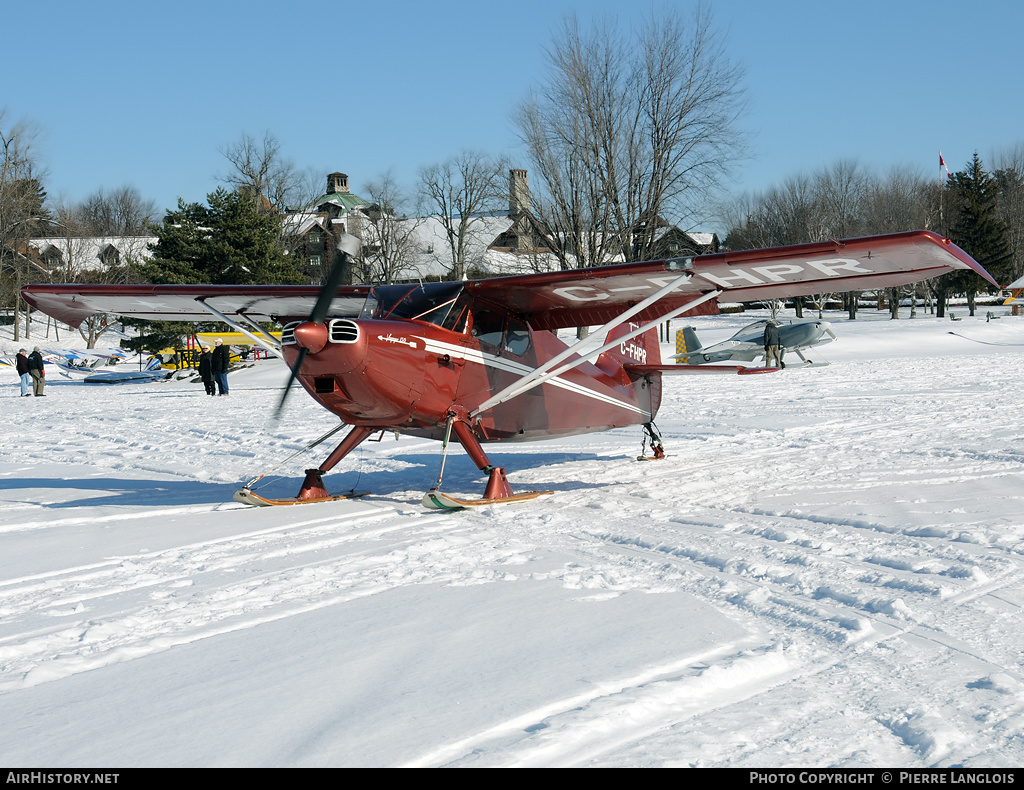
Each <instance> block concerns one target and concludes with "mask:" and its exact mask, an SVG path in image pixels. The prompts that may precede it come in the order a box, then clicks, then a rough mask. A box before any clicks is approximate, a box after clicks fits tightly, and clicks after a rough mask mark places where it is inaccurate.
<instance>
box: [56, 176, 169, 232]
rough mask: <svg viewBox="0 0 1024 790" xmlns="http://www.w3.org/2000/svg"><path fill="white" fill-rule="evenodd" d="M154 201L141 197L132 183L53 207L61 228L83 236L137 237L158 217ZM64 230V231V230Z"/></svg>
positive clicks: (100, 190) (101, 190)
mask: <svg viewBox="0 0 1024 790" xmlns="http://www.w3.org/2000/svg"><path fill="white" fill-rule="evenodd" d="M158 216H159V212H158V209H157V204H156V201H155V200H145V199H144V198H143V197H142V195H140V194H139V190H138V189H136V188H135V187H133V186H127V185H126V186H123V187H120V188H118V189H114V190H111V191H109V192H108V191H107V190H105V189H99V190H97V191H96V192H94V193H93V194H91V195H89V197H87V198H86V199H85V200H83V201H82V202H81V203H77V204H75V205H72V206H64V205H61V206H59V207H58V208H57V219H58V220H59V222H60V223H61V226H63V228H65V229H67V228H75V229H77V231H78V232H80V233H81V235H83V236H140V235H144V234H146V233H147V232H148V230H147V228H148V226H149V225H150V224H152V223H153V222H155V221H156V220H157V219H158ZM65 232H66V230H65Z"/></svg>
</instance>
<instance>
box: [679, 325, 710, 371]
mask: <svg viewBox="0 0 1024 790" xmlns="http://www.w3.org/2000/svg"><path fill="white" fill-rule="evenodd" d="M702 348H703V346H702V345H701V342H700V339H699V338H698V337H697V333H696V332H695V331H694V329H693V327H692V326H684V327H683V328H682V329H680V330H679V331H678V332H676V353H675V355H674V356H673V357H672V359H678V360H679V361H680V362H682V363H683V364H686V365H696V364H699V363H700V362H701V360H700V358H699V357H696V358H691V357H690V355H691V354H693V353H695V352H697V351H700V350H701V349H702Z"/></svg>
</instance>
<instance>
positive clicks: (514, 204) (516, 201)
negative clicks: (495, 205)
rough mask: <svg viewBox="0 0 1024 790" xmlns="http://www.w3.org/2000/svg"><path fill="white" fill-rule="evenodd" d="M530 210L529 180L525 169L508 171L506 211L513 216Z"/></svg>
mask: <svg viewBox="0 0 1024 790" xmlns="http://www.w3.org/2000/svg"><path fill="white" fill-rule="evenodd" d="M529 211H530V182H529V181H528V180H527V178H526V171H525V170H509V171H508V213H509V214H511V215H512V216H513V217H518V216H520V215H521V214H528V213H529Z"/></svg>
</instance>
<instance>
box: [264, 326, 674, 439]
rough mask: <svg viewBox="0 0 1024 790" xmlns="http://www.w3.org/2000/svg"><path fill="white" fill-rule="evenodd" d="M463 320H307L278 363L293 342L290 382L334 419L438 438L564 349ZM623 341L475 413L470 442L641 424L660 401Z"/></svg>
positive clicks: (549, 336) (525, 331) (546, 338)
mask: <svg viewBox="0 0 1024 790" xmlns="http://www.w3.org/2000/svg"><path fill="white" fill-rule="evenodd" d="M466 316H467V317H466V318H464V319H463V320H461V321H458V322H449V323H454V324H455V328H452V329H449V328H445V327H443V326H439V325H437V324H435V323H430V322H428V321H422V320H415V319H398V320H395V319H388V318H384V319H372V318H371V319H359V320H349V319H339V320H335V321H331V322H328V324H327V326H326V327H325V326H324V325H314V324H308V323H307V324H303V325H301V326H300V327H296V328H294V333H295V341H294V342H291V343H290V342H288V341H289V336H288V333H287V332H286V339H285V345H284V355H285V360H286V361H287V362H288V364H289V366H293V365H294V364H295V361H296V358H297V356H298V354H299V349H300V344H301V346H305V347H306V348H307V349H308V353H307V355H306V357H305V359H304V361H303V362H302V367H301V371H300V373H299V376H298V379H299V381H300V382H301V383H302V386H303V387H305V389H306V390H307V391H308V392H309V394H310V395H311V396H312V397H313V398H314V399H316V400H317V401H318V402H319V403H321V404H322V405H323V406H324V408H326V409H328V410H329V411H331V412H333V413H334V414H337V415H338V416H339V417H340V418H341V419H342V420H343V421H344V422H346V423H348V424H350V425H354V426H364V427H370V428H381V429H390V430H396V431H399V432H401V433H407V434H412V435H416V436H425V437H430V438H434V439H441V438H443V436H444V430H445V423H446V420H447V418H448V415H449V414H451V413H453V412H454V413H457V414H460V415H466V414H468V413H470V412H472V411H473V410H474V409H475V408H476V407H478V406H479V405H480V404H481V403H483V402H484V401H486V400H487V399H488V398H489V397H490V396H491V395H493V394H494V393H495V392H498V391H500V390H501V389H503V388H504V387H506V386H508V385H510V384H512V383H514V382H516V381H518V380H519V379H521V378H522V377H523V376H525V375H527V374H529V373H531V372H532V371H533V370H534V369H536V368H537V367H538V366H540V365H542V364H543V363H544V362H546V361H547V360H549V359H551V358H552V357H554V356H555V355H556V354H558V353H560V352H561V351H563V350H564V349H565V348H566V345H565V344H564V343H563V342H562V341H560V340H559V339H558V338H557V337H556V336H555V334H554V333H552V332H548V331H533V330H531V329H530V328H529V327H527V326H526V325H525V324H524V323H522V322H517V321H515V320H514V319H512V318H507V319H506V320H505V321H504V323H502V322H501V321H498V322H497V323H494V322H493V316H490V319H491V321H492V324H491V325H490V326H489V327H484V326H483V323H484V319H483V317H481V318H479V319H478V323H477V329H478V331H475V332H474V331H472V329H471V328H472V326H473V318H472V317H470V313H469V311H468V310H467V311H466ZM328 327H329V328H330V329H329V331H325V330H327V329H328ZM495 327H496V328H495ZM484 329H490V330H491V331H484ZM467 330H469V331H467ZM310 338H312V340H311V339H310ZM325 338H330V339H327V342H322V341H323V340H324V339H325ZM321 343H322V347H320V348H317V347H318V346H321ZM623 345H624V346H626V345H627V344H623ZM628 345H629V346H630V347H628V348H623V355H618V354H615V353H613V352H606V353H605V354H602V355H601V356H600V357H598V359H597V360H595V362H594V363H593V364H592V363H590V362H584V363H582V364H581V365H580V366H578V367H576V368H573V369H572V370H569V371H567V372H565V373H564V374H562V375H559V376H557V377H556V378H554V379H551V380H550V381H547V382H545V383H544V384H541V385H539V386H536V387H535V388H533V389H531V390H529V391H527V392H526V393H525V394H523V395H520V396H518V397H515V398H513V399H512V400H510V401H507V402H505V403H502V404H499V405H497V406H494V407H493V408H491V409H488V410H486V411H484V412H483V413H481V414H480V415H479V419H478V420H474V421H473V425H474V428H475V429H476V432H477V433H478V435H479V437H480V440H481V441H485V442H487V441H490V442H494V441H531V440H538V439H546V438H552V437H557V436H569V435H572V434H579V433H587V432H591V431H604V430H607V429H609V428H615V427H619V426H623V425H636V424H643V423H647V422H650V421H651V420H652V419H653V418H654V415H655V414H656V413H657V411H658V407H659V406H660V404H661V376H660V375H648V376H635V375H634V376H630V375H629V374H627V373H626V371H625V370H624V369H623V362H624V361H633V360H632V358H631V357H630V354H633V355H634V356H635V346H633V344H632V343H631V344H628ZM655 353H656V352H655Z"/></svg>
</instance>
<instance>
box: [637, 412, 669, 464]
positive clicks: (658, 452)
mask: <svg viewBox="0 0 1024 790" xmlns="http://www.w3.org/2000/svg"><path fill="white" fill-rule="evenodd" d="M648 444H650V446H651V455H648V454H647V445H648ZM667 457H668V456H666V455H665V443H664V441H662V438H661V434H660V433H659V432H658V427H657V426H656V425H655V424H654V423H653V422H648V423H645V424H644V441H643V444H642V445H641V449H640V455H638V456H637V457H636V460H638V461H661V460H663V459H665V458H667Z"/></svg>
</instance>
